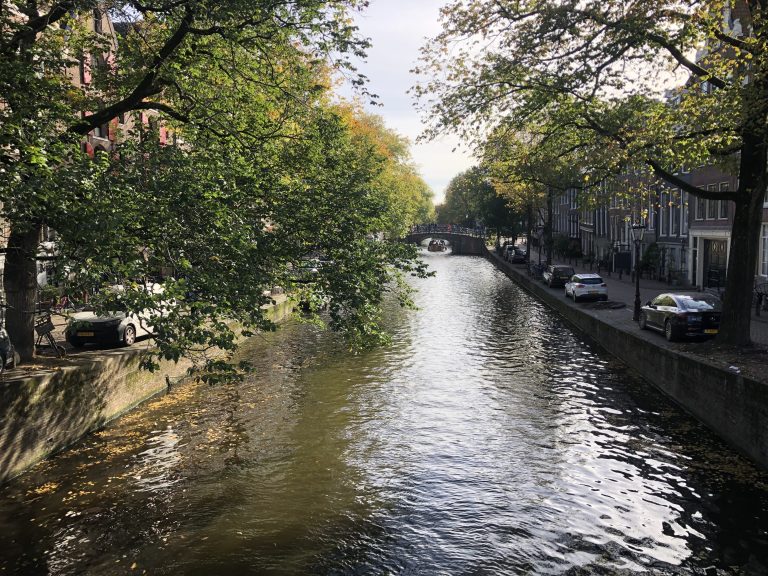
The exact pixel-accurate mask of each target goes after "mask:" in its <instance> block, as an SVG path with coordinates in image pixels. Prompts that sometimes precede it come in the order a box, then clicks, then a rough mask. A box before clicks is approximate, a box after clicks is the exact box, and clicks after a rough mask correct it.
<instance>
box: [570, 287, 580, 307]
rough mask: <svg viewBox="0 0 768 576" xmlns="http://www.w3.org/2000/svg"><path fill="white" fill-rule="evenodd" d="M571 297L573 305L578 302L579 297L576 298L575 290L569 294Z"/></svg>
mask: <svg viewBox="0 0 768 576" xmlns="http://www.w3.org/2000/svg"><path fill="white" fill-rule="evenodd" d="M571 296H573V303H574V304H576V302H578V301H579V297H578V296H576V290H574V291H573V292H571Z"/></svg>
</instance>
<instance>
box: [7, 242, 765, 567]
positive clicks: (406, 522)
mask: <svg viewBox="0 0 768 576" xmlns="http://www.w3.org/2000/svg"><path fill="white" fill-rule="evenodd" d="M424 258H425V259H426V260H428V262H429V264H430V265H431V266H432V268H433V269H434V270H435V271H436V272H437V275H436V276H435V277H433V278H429V279H424V280H418V281H414V284H415V285H416V287H417V288H418V289H419V292H418V294H417V295H416V301H417V304H418V306H419V307H420V310H419V311H413V310H401V309H399V308H397V307H392V308H391V309H389V310H388V314H387V321H388V323H389V327H390V329H391V330H392V332H393V334H394V343H393V344H392V346H390V347H388V348H383V349H378V350H374V351H372V352H369V353H365V354H361V355H357V356H355V355H350V354H348V353H346V351H345V350H344V347H343V346H342V345H341V344H340V343H339V342H338V341H337V339H336V338H334V337H333V335H331V334H328V333H325V332H322V331H320V330H319V329H317V328H316V327H313V326H309V325H302V324H298V323H292V324H289V325H286V326H285V327H284V328H283V329H281V330H280V331H279V332H278V333H276V334H269V335H266V336H264V337H259V338H255V339H253V340H252V341H250V342H249V343H248V344H247V346H245V348H244V350H243V356H244V357H246V358H249V359H250V360H252V361H253V362H254V364H255V372H254V373H253V375H252V376H251V377H250V378H249V379H248V380H247V381H246V382H244V383H242V384H239V385H228V386H218V387H207V386H195V385H189V386H182V387H179V388H178V389H175V390H174V391H173V392H172V394H170V395H167V396H164V397H162V398H159V399H157V400H155V401H153V402H151V403H149V404H148V405H146V406H144V407H142V408H140V409H139V410H137V411H135V412H133V413H131V414H129V415H127V416H126V417H124V418H122V419H121V420H119V421H118V422H116V423H115V424H114V425H112V426H110V427H109V428H108V429H105V430H103V431H101V432H99V433H97V434H95V435H92V436H90V437H88V438H87V439H86V440H85V441H83V442H81V443H80V444H78V445H77V446H76V447H75V448H74V449H72V450H70V451H67V452H66V453H63V454H61V455H59V456H58V457H56V458H53V459H51V460H50V461H48V462H45V463H43V464H41V465H40V466H38V467H36V468H35V469H33V470H32V471H30V472H29V473H28V474H26V475H24V476H22V477H20V478H18V479H16V480H15V481H14V482H12V483H11V484H10V485H7V486H5V487H3V488H2V489H1V490H0V574H2V575H6V574H35V575H36V574H67V575H69V574H95V575H107V574H110V575H111V574H143V573H146V574H153V575H156V574H159V575H166V574H168V575H171V574H173V575H176V574H194V575H216V574H259V575H261V574H264V575H272V574H280V575H293V574H298V575H303V574H313V575H314V574H318V575H326V574H334V575H342V574H375V575H379V574H414V575H415V574H418V575H438V574H441V575H442V574H445V575H491V574H494V575H495V574H580V575H581V574H611V575H613V574H637V573H641V574H704V573H706V574H729V575H730V574H750V575H751V574H755V575H758V574H766V573H768V534H767V530H768V475H766V474H765V473H762V472H760V471H758V470H757V469H755V467H753V466H752V465H751V464H750V463H749V462H748V461H747V460H745V459H743V458H741V457H740V456H738V455H737V454H736V453H734V452H733V451H732V450H730V449H729V448H728V447H726V446H725V445H723V444H722V443H721V442H720V441H719V440H717V439H716V438H715V437H714V436H713V435H712V434H710V433H709V432H708V431H707V430H706V429H705V428H703V427H702V426H701V425H699V424H698V423H697V422H696V421H694V420H692V419H691V418H690V417H689V416H687V415H686V414H685V413H683V412H682V411H681V410H679V409H678V408H677V407H675V406H674V405H673V404H671V403H670V402H669V401H668V400H667V399H666V398H665V397H664V396H662V395H661V394H659V393H657V392H655V391H654V390H653V389H651V388H650V386H649V385H648V384H646V383H645V382H643V381H642V380H640V379H639V378H638V377H636V376H635V375H634V374H633V373H632V372H631V371H630V370H628V369H627V368H626V367H625V366H623V365H622V364H621V363H619V362H617V361H615V360H614V359H612V358H611V357H609V356H607V355H606V354H604V353H602V352H601V351H600V350H598V349H596V348H595V347H593V346H592V345H590V344H589V343H588V342H586V341H585V340H584V338H583V337H582V336H580V335H579V334H577V333H574V332H573V331H572V330H571V329H570V328H569V327H568V326H567V325H566V324H564V323H563V322H562V321H561V320H560V319H559V318H558V317H557V316H556V315H554V314H553V313H552V312H550V311H549V310H548V309H546V308H545V307H543V306H542V305H541V304H540V303H539V302H537V301H535V300H533V299H532V298H531V297H529V296H528V295H527V294H526V293H524V292H523V291H521V290H520V289H519V288H517V287H516V286H515V285H514V284H513V283H512V282H511V281H510V280H509V279H508V278H506V277H505V276H504V275H502V274H501V273H500V272H499V271H497V270H496V269H495V268H494V267H493V266H491V265H490V264H489V263H488V262H487V261H485V260H483V259H480V258H474V257H452V256H450V255H449V254H443V253H427V252H425V253H424ZM707 569H708V570H707Z"/></svg>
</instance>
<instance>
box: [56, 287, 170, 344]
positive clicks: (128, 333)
mask: <svg viewBox="0 0 768 576" xmlns="http://www.w3.org/2000/svg"><path fill="white" fill-rule="evenodd" d="M122 289H123V287H122V286H119V285H118V286H113V287H112V290H114V291H116V292H119V291H121V290H122ZM146 289H147V290H150V291H152V292H153V293H155V294H158V293H161V292H162V286H160V285H159V284H151V285H147V287H146ZM152 331H153V328H152V326H151V325H150V322H149V314H148V313H146V312H140V313H138V314H127V313H126V312H123V311H115V312H107V313H104V314H96V313H95V312H94V311H83V312H75V313H74V314H72V315H70V317H69V320H68V322H67V326H66V328H65V329H64V337H65V338H66V340H67V342H69V343H70V344H71V345H72V346H74V347H75V348H82V347H83V346H85V345H86V344H98V345H102V346H104V345H121V346H131V345H132V344H133V343H134V342H136V339H137V338H140V337H142V336H148V335H150V334H152Z"/></svg>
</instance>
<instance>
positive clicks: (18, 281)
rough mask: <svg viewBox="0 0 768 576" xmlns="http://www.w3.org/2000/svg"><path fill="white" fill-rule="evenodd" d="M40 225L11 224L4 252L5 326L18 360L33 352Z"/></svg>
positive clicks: (27, 356) (25, 359) (29, 358)
mask: <svg viewBox="0 0 768 576" xmlns="http://www.w3.org/2000/svg"><path fill="white" fill-rule="evenodd" d="M41 230H42V226H41V225H40V224H38V223H32V224H30V223H25V224H24V225H22V226H20V225H17V224H13V225H11V233H10V236H9V237H8V250H7V253H6V256H5V270H4V271H3V281H4V283H5V297H6V303H7V304H8V309H7V310H6V317H5V318H6V319H5V326H6V328H7V330H8V335H9V336H10V338H11V342H13V345H14V347H15V348H16V351H17V352H18V353H19V356H21V360H22V362H24V361H29V360H31V359H32V358H33V357H34V354H35V304H36V302H37V261H36V260H35V257H36V256H37V251H38V246H39V244H40V232H41Z"/></svg>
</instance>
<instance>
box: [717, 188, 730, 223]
mask: <svg viewBox="0 0 768 576" xmlns="http://www.w3.org/2000/svg"><path fill="white" fill-rule="evenodd" d="M727 191H728V182H722V183H721V184H720V192H727ZM730 203H731V201H730V200H720V213H719V215H718V216H719V218H720V220H727V219H728V208H729V204H730Z"/></svg>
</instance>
